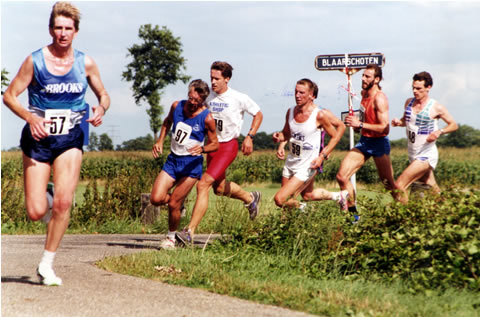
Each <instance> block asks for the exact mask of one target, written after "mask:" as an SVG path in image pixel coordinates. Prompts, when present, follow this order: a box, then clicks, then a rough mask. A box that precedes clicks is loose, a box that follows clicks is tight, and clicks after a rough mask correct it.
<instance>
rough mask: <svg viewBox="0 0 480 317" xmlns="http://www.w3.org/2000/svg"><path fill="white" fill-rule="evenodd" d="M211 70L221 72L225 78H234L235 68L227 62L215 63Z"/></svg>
mask: <svg viewBox="0 0 480 317" xmlns="http://www.w3.org/2000/svg"><path fill="white" fill-rule="evenodd" d="M210 70H219V71H220V72H221V73H222V76H223V78H232V71H233V67H232V65H230V64H229V63H227V62H219V61H216V62H213V64H212V66H211V67H210Z"/></svg>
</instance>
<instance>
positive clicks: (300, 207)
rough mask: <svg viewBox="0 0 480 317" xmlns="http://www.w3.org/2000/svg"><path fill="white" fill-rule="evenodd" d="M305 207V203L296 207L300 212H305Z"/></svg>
mask: <svg viewBox="0 0 480 317" xmlns="http://www.w3.org/2000/svg"><path fill="white" fill-rule="evenodd" d="M306 207H307V203H300V205H299V206H298V209H300V211H301V212H305V211H306V210H305V208H306Z"/></svg>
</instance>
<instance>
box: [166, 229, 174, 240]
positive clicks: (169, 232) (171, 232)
mask: <svg viewBox="0 0 480 317" xmlns="http://www.w3.org/2000/svg"><path fill="white" fill-rule="evenodd" d="M167 238H169V239H170V240H173V241H175V231H168V233H167Z"/></svg>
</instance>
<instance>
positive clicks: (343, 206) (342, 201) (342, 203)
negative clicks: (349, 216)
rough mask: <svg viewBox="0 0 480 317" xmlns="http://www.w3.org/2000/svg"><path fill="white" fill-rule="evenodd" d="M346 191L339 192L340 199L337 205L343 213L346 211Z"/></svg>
mask: <svg viewBox="0 0 480 317" xmlns="http://www.w3.org/2000/svg"><path fill="white" fill-rule="evenodd" d="M348 196H349V194H348V190H342V191H341V192H340V199H339V200H338V204H339V205H340V209H341V210H343V211H344V212H347V211H348Z"/></svg>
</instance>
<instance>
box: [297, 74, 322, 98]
mask: <svg viewBox="0 0 480 317" xmlns="http://www.w3.org/2000/svg"><path fill="white" fill-rule="evenodd" d="M297 85H305V86H308V88H309V89H310V90H311V91H312V94H313V97H314V98H315V99H317V96H318V86H317V84H315V83H314V82H313V81H311V80H310V79H308V78H302V79H300V80H299V81H297Z"/></svg>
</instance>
